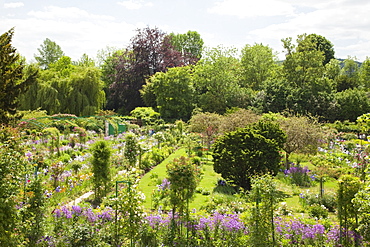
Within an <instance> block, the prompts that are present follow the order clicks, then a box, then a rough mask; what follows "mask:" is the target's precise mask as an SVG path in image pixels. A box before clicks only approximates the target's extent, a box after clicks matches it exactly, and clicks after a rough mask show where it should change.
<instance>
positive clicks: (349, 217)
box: [337, 175, 361, 246]
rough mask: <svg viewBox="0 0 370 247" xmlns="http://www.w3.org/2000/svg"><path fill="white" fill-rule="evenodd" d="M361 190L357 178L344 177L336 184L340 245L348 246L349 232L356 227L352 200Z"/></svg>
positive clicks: (356, 220)
mask: <svg viewBox="0 0 370 247" xmlns="http://www.w3.org/2000/svg"><path fill="white" fill-rule="evenodd" d="M360 188H361V181H360V179H359V178H358V177H354V176H351V175H344V176H342V177H341V178H340V180H339V182H338V191H337V194H338V219H339V224H340V243H341V244H343V246H348V245H349V243H350V239H351V236H350V231H356V228H357V227H358V214H359V213H358V207H356V205H355V204H354V203H353V199H354V198H355V195H356V193H357V192H359V190H360Z"/></svg>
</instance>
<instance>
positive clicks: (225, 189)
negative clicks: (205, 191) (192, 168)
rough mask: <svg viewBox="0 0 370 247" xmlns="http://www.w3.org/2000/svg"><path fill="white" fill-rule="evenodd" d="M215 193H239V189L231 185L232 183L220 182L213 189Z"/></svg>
mask: <svg viewBox="0 0 370 247" xmlns="http://www.w3.org/2000/svg"><path fill="white" fill-rule="evenodd" d="M213 193H220V194H224V195H234V194H236V193H238V189H236V188H235V187H233V186H230V185H221V184H218V185H217V186H216V187H215V188H214V189H213Z"/></svg>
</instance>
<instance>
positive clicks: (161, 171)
mask: <svg viewBox="0 0 370 247" xmlns="http://www.w3.org/2000/svg"><path fill="white" fill-rule="evenodd" d="M185 155H187V154H186V150H185V149H179V150H177V151H176V152H174V153H173V154H171V155H170V156H169V157H168V158H167V159H165V160H164V161H163V162H162V163H161V164H159V165H158V166H156V167H155V168H153V169H152V170H151V171H150V172H148V173H147V174H145V175H144V176H143V177H142V178H141V179H140V182H139V185H138V188H139V190H140V191H142V192H143V193H144V195H145V198H146V200H145V203H144V207H145V208H146V209H151V208H152V192H153V190H154V189H156V181H162V180H163V179H164V178H165V177H166V176H167V173H166V165H167V164H168V163H169V162H171V161H172V160H174V159H175V158H179V157H181V156H185ZM208 158H210V157H208ZM203 163H204V164H203V166H202V173H203V174H202V179H201V181H200V184H199V186H198V188H201V189H202V191H208V192H210V193H212V191H213V189H214V188H215V187H216V183H217V179H218V178H220V177H221V176H220V174H217V173H216V172H214V170H213V166H212V162H210V161H209V160H205V161H203ZM153 177H154V179H153ZM209 197H210V195H203V194H201V193H196V194H195V197H194V200H193V201H191V202H190V205H189V207H190V208H191V209H193V208H195V209H199V208H200V207H201V206H202V205H204V204H205V203H206V202H207V200H208V198H209Z"/></svg>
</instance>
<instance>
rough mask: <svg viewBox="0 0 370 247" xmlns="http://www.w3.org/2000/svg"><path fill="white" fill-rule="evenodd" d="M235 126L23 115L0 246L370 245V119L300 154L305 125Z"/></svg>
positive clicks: (284, 121)
mask: <svg viewBox="0 0 370 247" xmlns="http://www.w3.org/2000/svg"><path fill="white" fill-rule="evenodd" d="M237 114H239V115H237ZM240 114H241V113H240V112H235V114H234V116H236V115H237V116H239V117H240ZM243 114H244V115H246V114H250V112H249V113H247V112H243ZM243 114H242V115H243ZM41 115H42V116H41ZM231 116H232V114H229V115H227V116H226V115H225V116H223V117H224V118H222V119H219V120H220V121H214V120H215V116H214V115H212V114H208V113H200V114H199V115H198V116H197V117H196V116H194V117H193V118H192V119H191V120H190V121H189V122H188V123H185V122H183V121H180V120H179V121H176V122H175V123H164V122H163V121H161V120H160V119H158V118H155V117H152V118H148V119H146V120H145V121H141V122H140V121H139V122H140V123H141V124H142V125H141V124H140V125H138V124H137V123H138V121H131V120H133V119H134V118H133V117H131V118H127V117H126V118H123V117H120V116H117V115H109V114H105V115H104V114H101V115H100V116H95V117H89V118H79V117H76V116H74V115H67V114H59V115H54V116H46V115H45V114H42V112H39V111H33V112H26V113H25V116H24V119H23V120H24V121H23V122H21V123H20V124H19V125H18V126H17V127H15V128H13V127H2V129H1V131H0V140H1V151H0V152H1V154H0V200H1V203H0V208H1V211H0V212H1V217H0V218H1V219H2V223H1V224H0V225H1V227H2V229H0V230H1V236H0V243H1V245H2V246H153V247H154V246H202V247H203V246H207V247H208V246H369V245H370V237H369V236H370V234H369V230H370V227H369V222H370V221H369V220H370V218H369V209H370V198H369V189H370V184H369V176H370V175H369V173H368V171H369V170H368V164H369V155H368V154H369V141H368V139H367V136H366V133H367V115H363V116H362V117H360V118H359V119H358V121H357V122H356V123H341V122H336V123H334V124H326V125H318V124H317V126H316V127H318V126H319V127H320V131H321V132H320V133H319V134H320V138H321V139H319V140H318V139H317V140H316V143H317V145H316V146H315V145H313V143H308V144H307V143H306V145H301V146H299V145H298V143H296V145H295V146H299V148H298V149H293V148H291V146H289V145H288V144H293V143H294V141H297V140H296V139H297V138H298V139H300V137H299V136H298V134H299V133H303V130H302V129H300V130H299V132H292V128H291V129H289V128H288V127H289V126H290V125H289V124H293V123H297V122H299V121H301V120H302V119H301V118H304V119H305V120H307V119H308V118H306V117H301V118H299V119H294V118H298V117H297V116H288V117H283V116H282V115H279V114H275V115H274V114H265V115H263V116H259V117H258V118H255V119H254V120H253V121H252V122H253V123H249V124H246V125H245V126H247V127H244V128H239V126H233V127H231V125H232V123H234V125H235V123H238V124H241V122H243V121H241V120H240V119H239V120H240V121H232V118H231ZM248 119H249V120H248V121H250V119H253V118H251V117H249V118H248ZM200 120H202V121H200ZM293 120H294V121H293ZM302 121H303V120H302ZM226 123H228V124H227V128H226V127H222V126H224V125H225V124H226ZM273 123H274V124H273ZM109 125H110V126H111V128H113V129H114V133H113V134H112V135H109V133H108V134H107V132H106V128H107V126H109ZM120 125H124V126H125V128H123V130H124V131H122V132H120V131H119V126H120ZM236 125H237V124H236ZM215 126H220V127H219V128H216V127H215ZM248 126H249V127H248ZM300 126H301V127H302V128H303V127H305V128H307V127H308V126H309V125H308V124H306V125H300ZM290 127H292V126H290ZM230 128H232V129H230ZM292 133H295V134H296V135H297V136H295V135H293V134H292ZM313 133H314V132H312V133H311V134H313ZM314 134H315V135H314V136H315V138H317V137H318V134H317V133H316V132H315V133H314ZM246 136H248V137H246ZM261 136H262V137H263V138H262V137H261ZM235 138H236V139H235ZM237 138H242V139H237ZM248 138H249V139H248ZM289 138H291V139H289ZM308 138H309V137H306V139H308ZM235 140H238V141H235ZM298 141H299V140H298ZM248 143H249V144H248ZM274 145H275V146H274ZM234 146H235V147H234ZM247 151H248V152H249V153H246V152H247ZM263 155H267V156H266V157H267V158H265V156H263ZM233 157H239V158H238V159H240V160H241V162H242V163H243V165H246V164H247V165H248V164H249V166H245V167H242V168H243V169H242V170H243V171H241V170H238V169H240V166H241V165H240V164H241V163H240V161H239V160H238V159H236V158H233ZM246 157H248V158H246ZM251 157H252V158H251ZM264 159H266V160H264ZM238 162H239V163H238ZM274 162H275V163H276V165H271V164H273V163H274ZM275 163H274V164H275ZM267 168H268V169H267ZM244 171H248V173H246V174H244V175H241V174H242V173H243V172H244ZM246 178H247V179H246Z"/></svg>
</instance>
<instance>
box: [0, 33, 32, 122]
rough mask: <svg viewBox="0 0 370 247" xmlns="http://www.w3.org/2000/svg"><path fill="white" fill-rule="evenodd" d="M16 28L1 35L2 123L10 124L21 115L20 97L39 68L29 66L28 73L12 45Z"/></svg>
mask: <svg viewBox="0 0 370 247" xmlns="http://www.w3.org/2000/svg"><path fill="white" fill-rule="evenodd" d="M13 35H14V29H10V30H9V31H8V32H6V33H4V34H2V35H1V36H0V64H1V66H0V88H1V90H0V123H3V124H9V123H11V122H12V121H13V120H15V119H19V118H20V117H21V116H20V115H19V114H17V110H18V109H17V108H18V105H19V99H18V97H19V96H20V95H21V94H22V93H24V92H25V91H26V90H27V89H28V87H29V86H30V85H31V84H32V83H34V81H35V79H36V75H37V72H38V71H37V70H36V69H34V68H32V67H29V71H28V72H27V73H26V71H25V66H24V64H23V61H22V60H21V58H20V55H19V54H18V53H17V50H16V49H15V48H14V47H13V46H12V45H11V42H12V38H13Z"/></svg>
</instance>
